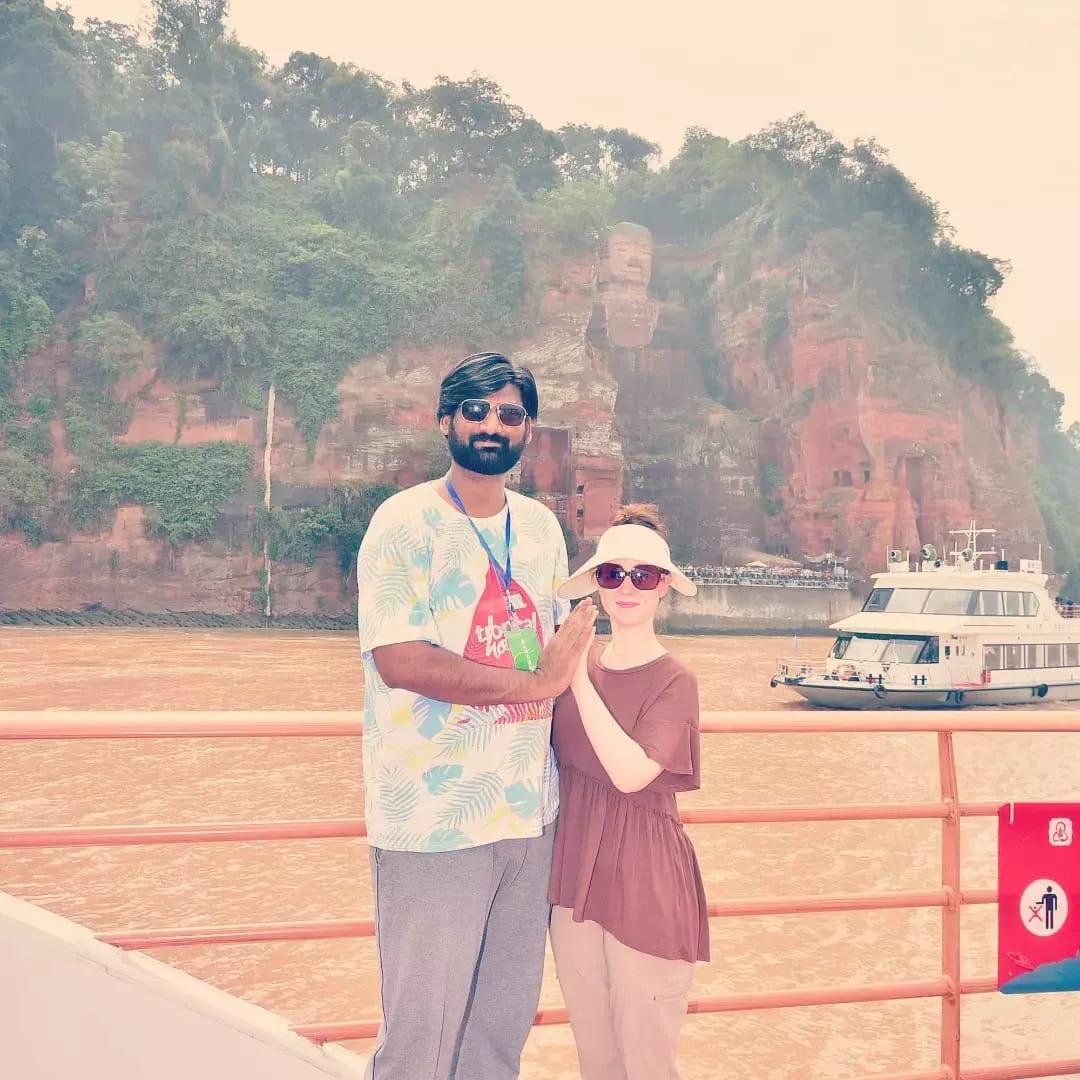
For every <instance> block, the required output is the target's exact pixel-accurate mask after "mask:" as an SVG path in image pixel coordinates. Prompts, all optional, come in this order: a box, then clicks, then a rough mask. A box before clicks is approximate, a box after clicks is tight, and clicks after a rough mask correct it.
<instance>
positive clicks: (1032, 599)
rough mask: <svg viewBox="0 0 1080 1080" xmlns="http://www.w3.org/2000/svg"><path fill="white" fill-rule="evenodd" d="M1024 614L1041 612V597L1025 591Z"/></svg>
mask: <svg viewBox="0 0 1080 1080" xmlns="http://www.w3.org/2000/svg"><path fill="white" fill-rule="evenodd" d="M1024 614H1025V615H1038V614H1039V598H1038V597H1037V596H1036V595H1035V594H1034V593H1033V592H1026V593H1024Z"/></svg>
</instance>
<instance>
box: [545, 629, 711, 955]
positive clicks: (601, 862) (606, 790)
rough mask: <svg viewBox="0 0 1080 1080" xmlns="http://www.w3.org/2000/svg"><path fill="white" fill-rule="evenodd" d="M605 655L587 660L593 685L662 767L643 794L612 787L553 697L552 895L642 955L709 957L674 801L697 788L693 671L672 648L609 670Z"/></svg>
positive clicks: (697, 884)
mask: <svg viewBox="0 0 1080 1080" xmlns="http://www.w3.org/2000/svg"><path fill="white" fill-rule="evenodd" d="M600 651H601V646H597V647H596V648H594V650H593V652H592V655H591V656H590V657H589V675H590V677H591V678H592V681H593V685H594V686H595V687H596V690H597V693H599V695H600V697H601V699H602V700H603V702H604V704H605V705H606V706H607V707H608V710H609V711H610V712H611V715H612V716H614V717H615V719H616V720H617V721H618V723H619V726H620V727H621V728H622V729H623V730H624V731H625V732H626V733H627V734H628V735H629V736H630V737H631V738H632V739H633V740H634V741H635V742H636V743H637V744H638V745H639V746H640V747H641V748H642V749H643V750H644V751H645V753H646V754H647V755H648V756H649V757H650V758H651V759H652V760H653V761H655V762H656V763H657V764H658V765H662V766H663V767H664V771H663V772H662V773H661V774H660V775H659V776H658V777H657V778H656V779H655V780H654V781H653V782H652V783H651V784H649V785H648V786H647V787H645V788H642V790H641V791H635V792H633V793H631V794H624V793H623V792H621V791H619V789H618V788H617V787H615V785H614V784H612V782H611V780H610V779H609V778H608V775H607V772H606V771H605V770H604V767H603V765H601V764H600V759H599V758H598V757H597V756H596V751H595V750H593V748H592V744H591V743H590V742H589V738H588V736H587V735H586V734H585V728H584V727H583V726H582V723H581V715H580V713H579V712H578V708H577V702H576V701H575V700H574V695H573V693H572V692H571V691H570V690H567V691H566V693H565V694H563V695H562V697H560V698H558V699H556V701H555V715H554V719H553V722H552V742H553V743H554V746H555V753H556V756H557V757H558V760H559V793H560V811H559V825H558V830H557V832H556V834H555V855H554V859H553V862H552V867H551V886H550V888H549V891H548V899H549V900H550V901H551V903H553V904H557V905H558V906H560V907H567V908H571V909H573V912H574V918H575V920H577V921H578V922H582V921H584V920H586V919H588V920H590V921H592V922H595V923H598V924H599V925H600V926H602V927H603V928H604V929H605V930H607V931H608V933H610V934H612V935H613V936H614V937H616V938H618V940H619V941H621V942H622V943H623V944H624V945H628V946H629V947H630V948H632V949H637V950H638V951H639V952H644V953H649V954H650V955H652V956H662V957H667V958H668V959H672V960H689V961H690V962H691V963H693V962H695V961H698V960H708V959H709V918H708V911H707V908H706V903H705V890H704V887H703V885H702V883H701V871H700V870H699V868H698V862H697V857H696V856H695V854H694V848H693V846H692V845H691V843H690V840H689V838H688V837H687V835H686V833H685V832H684V831H683V827H682V823H681V822H680V821H679V812H678V808H677V807H676V805H675V792H677V791H693V790H695V789H697V788H699V787H701V773H700V764H699V756H700V754H699V751H700V745H699V744H700V738H699V733H698V687H697V679H696V678H695V677H694V674H693V672H691V671H690V670H689V669H688V668H686V667H684V666H683V665H682V664H681V663H679V661H678V660H676V659H675V658H674V657H673V656H671V655H665V656H661V657H659V658H658V659H656V660H653V661H651V662H650V663H648V664H643V665H641V666H640V667H635V668H628V669H627V670H625V671H613V670H610V669H608V668H605V667H603V666H602V665H601V664H600V662H599V654H600Z"/></svg>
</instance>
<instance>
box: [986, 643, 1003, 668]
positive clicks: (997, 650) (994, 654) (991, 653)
mask: <svg viewBox="0 0 1080 1080" xmlns="http://www.w3.org/2000/svg"><path fill="white" fill-rule="evenodd" d="M1004 666H1005V655H1004V649H1003V647H1002V646H1001V645H984V646H983V667H984V668H986V670H987V671H1000V670H1001V669H1002V668H1003V667H1004Z"/></svg>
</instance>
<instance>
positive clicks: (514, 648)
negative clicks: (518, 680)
mask: <svg viewBox="0 0 1080 1080" xmlns="http://www.w3.org/2000/svg"><path fill="white" fill-rule="evenodd" d="M506 644H507V646H508V647H509V649H510V655H511V657H512V658H513V660H514V667H515V668H517V670H518V671H535V670H536V669H537V667H538V666H539V664H540V638H539V637H538V636H537V634H536V627H534V626H517V627H515V628H514V629H513V630H507V631H506Z"/></svg>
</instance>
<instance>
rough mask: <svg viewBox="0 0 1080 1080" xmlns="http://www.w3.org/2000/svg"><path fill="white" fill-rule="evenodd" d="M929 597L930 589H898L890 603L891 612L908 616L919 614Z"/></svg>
mask: <svg viewBox="0 0 1080 1080" xmlns="http://www.w3.org/2000/svg"><path fill="white" fill-rule="evenodd" d="M929 595H930V590H929V589H897V590H896V591H895V592H894V593H893V596H892V600H890V601H889V611H899V612H901V613H902V614H907V615H910V614H912V613H914V614H918V613H919V612H920V611H922V609H923V606H924V605H925V604H926V598H927V597H928V596H929Z"/></svg>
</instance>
